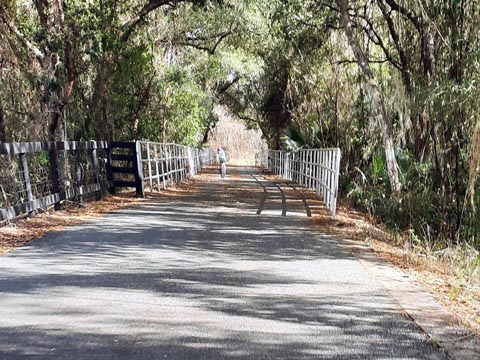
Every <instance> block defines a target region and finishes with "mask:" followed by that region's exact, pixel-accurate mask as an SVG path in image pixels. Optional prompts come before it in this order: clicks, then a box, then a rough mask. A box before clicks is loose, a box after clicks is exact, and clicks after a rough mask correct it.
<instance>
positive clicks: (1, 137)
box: [0, 104, 7, 142]
mask: <svg viewBox="0 0 480 360" xmlns="http://www.w3.org/2000/svg"><path fill="white" fill-rule="evenodd" d="M0 142H7V130H6V126H5V112H4V110H3V104H0Z"/></svg>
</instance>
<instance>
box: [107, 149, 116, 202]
mask: <svg viewBox="0 0 480 360" xmlns="http://www.w3.org/2000/svg"><path fill="white" fill-rule="evenodd" d="M105 153H106V155H107V164H106V168H107V183H108V192H109V193H110V194H115V185H114V184H113V169H112V145H111V143H110V142H109V143H108V145H107V147H106V149H105Z"/></svg>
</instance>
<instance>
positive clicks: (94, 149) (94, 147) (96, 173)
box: [90, 140, 102, 200]
mask: <svg viewBox="0 0 480 360" xmlns="http://www.w3.org/2000/svg"><path fill="white" fill-rule="evenodd" d="M90 144H92V149H91V150H90V155H91V157H92V164H93V183H94V184H100V170H99V167H98V156H97V142H96V141H95V140H91V141H90ZM101 198H102V192H101V191H99V190H97V191H95V199H96V200H100V199H101Z"/></svg>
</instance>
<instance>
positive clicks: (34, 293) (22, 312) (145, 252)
mask: <svg viewBox="0 0 480 360" xmlns="http://www.w3.org/2000/svg"><path fill="white" fill-rule="evenodd" d="M229 170H230V173H229V174H228V175H227V177H226V178H225V179H220V176H219V175H218V174H214V173H212V174H209V175H203V176H202V177H201V178H200V179H199V180H197V181H196V183H195V185H194V186H193V189H192V191H188V192H183V193H179V194H178V195H176V196H171V195H169V196H156V197H151V198H149V199H147V201H146V202H144V203H141V204H139V205H135V206H133V207H131V208H125V209H122V210H119V211H115V212H114V213H111V214H107V215H105V216H103V217H101V218H98V219H96V220H93V221H89V222H88V223H85V224H83V225H79V226H75V227H70V228H67V229H66V230H64V231H61V232H57V233H51V234H49V235H47V236H45V237H43V238H41V239H38V240H36V241H33V242H31V243H29V244H28V245H26V246H23V247H21V248H18V249H16V250H15V251H13V252H10V253H8V254H7V255H5V256H3V257H0V359H23V358H55V357H56V358H62V359H426V358H427V359H428V358H432V359H442V358H444V355H443V354H442V353H441V352H440V351H438V350H436V349H435V347H433V346H432V344H431V342H430V341H429V340H428V338H427V336H426V335H425V334H424V333H423V332H422V331H421V329H420V328H418V327H417V326H416V325H415V324H414V322H412V321H411V320H410V318H408V317H407V316H406V315H404V314H403V312H402V311H401V309H400V308H399V306H398V305H397V303H396V302H395V300H394V299H392V298H391V297H390V296H389V295H388V294H387V293H386V292H385V290H384V289H383V288H382V286H381V285H380V284H379V283H378V282H377V281H376V280H375V279H373V278H372V277H371V276H370V275H369V274H368V273H367V272H366V271H365V268H364V267H363V266H362V264H361V263H360V262H359V261H357V259H356V258H355V257H354V256H353V255H352V254H350V253H349V252H348V251H347V250H345V249H344V248H342V247H341V246H340V245H339V244H338V243H337V241H336V240H335V239H334V238H332V237H329V236H327V235H323V234H321V233H318V231H315V230H313V228H312V227H311V226H309V221H310V218H309V217H308V216H307V215H308V213H309V212H315V211H317V210H316V209H315V208H311V207H310V206H309V204H308V203H307V201H305V198H304V197H303V196H302V195H301V193H300V191H298V189H296V188H293V187H292V186H291V184H288V183H285V182H281V181H278V182H275V181H272V180H266V179H265V178H264V177H263V176H262V175H261V174H259V173H258V172H257V171H256V170H255V169H253V168H236V169H233V173H232V169H229ZM295 194H297V195H295Z"/></svg>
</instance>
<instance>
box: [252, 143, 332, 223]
mask: <svg viewBox="0 0 480 360" xmlns="http://www.w3.org/2000/svg"><path fill="white" fill-rule="evenodd" d="M257 159H258V162H257V163H258V166H264V167H266V168H267V169H268V170H270V171H271V172H272V173H274V174H275V175H280V176H282V177H284V178H286V179H288V180H292V181H294V182H296V183H298V184H299V185H302V186H305V187H306V188H309V189H312V190H315V192H316V193H317V194H318V195H319V196H320V197H321V198H322V200H323V202H324V203H325V205H326V206H327V207H328V208H329V209H330V212H331V214H332V216H333V217H335V215H336V212H337V197H338V177H339V174H340V159H341V153H340V149H339V148H330V149H304V150H298V151H295V152H286V151H280V150H267V151H264V152H262V153H259V154H258V157H257Z"/></svg>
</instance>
